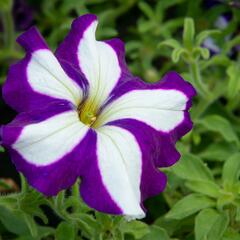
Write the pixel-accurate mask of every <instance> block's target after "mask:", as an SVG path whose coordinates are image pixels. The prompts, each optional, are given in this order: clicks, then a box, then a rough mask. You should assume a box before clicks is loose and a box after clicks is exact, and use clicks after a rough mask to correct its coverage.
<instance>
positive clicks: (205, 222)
mask: <svg viewBox="0 0 240 240" xmlns="http://www.w3.org/2000/svg"><path fill="white" fill-rule="evenodd" d="M228 221H229V219H228V215H227V214H226V213H218V212H217V211H216V210H213V209H204V210H202V211H201V212H200V213H199V214H198V215H197V217H196V219H195V237H196V240H216V239H221V237H222V236H223V233H224V231H225V230H226V228H227V226H228Z"/></svg>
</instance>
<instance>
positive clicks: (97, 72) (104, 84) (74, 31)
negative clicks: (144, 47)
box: [56, 14, 128, 106]
mask: <svg viewBox="0 0 240 240" xmlns="http://www.w3.org/2000/svg"><path fill="white" fill-rule="evenodd" d="M96 27H97V18H96V16H95V15H92V14H86V15H84V16H81V17H79V18H78V19H76V20H75V21H74V22H73V24H72V28H71V31H70V33H69V35H68V36H67V37H66V38H65V40H64V42H63V43H62V44H61V45H60V46H59V48H58V49H57V51H56V55H57V56H58V59H60V60H64V61H65V62H69V63H70V62H71V63H72V65H73V66H74V67H75V68H78V69H79V70H80V71H81V72H82V73H83V74H84V75H85V77H86V79H87V81H88V84H89V97H90V99H91V101H94V102H95V104H98V106H100V105H101V104H103V103H104V102H105V101H106V99H107V98H108V96H109V94H110V93H111V91H112V89H113V88H114V86H115V85H116V84H117V82H118V81H119V79H120V78H121V76H122V74H123V73H128V70H127V66H126V64H125V60H124V44H123V43H122V42H121V40H119V39H111V40H108V41H96V39H95V31H96ZM69 46H71V48H69Z"/></svg>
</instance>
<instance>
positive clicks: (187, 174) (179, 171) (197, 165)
mask: <svg viewBox="0 0 240 240" xmlns="http://www.w3.org/2000/svg"><path fill="white" fill-rule="evenodd" d="M171 169H172V171H173V172H174V173H175V174H176V175H177V176H178V177H180V178H183V179H185V180H204V181H213V176H212V173H211V171H210V170H209V168H208V167H207V165H206V164H205V163H204V162H203V161H202V160H201V159H200V158H198V157H197V156H195V155H192V154H189V153H186V154H183V156H182V157H181V159H180V161H179V162H178V163H177V164H175V165H174V166H173V167H172V168H171Z"/></svg>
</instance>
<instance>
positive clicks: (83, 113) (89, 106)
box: [78, 100, 98, 128]
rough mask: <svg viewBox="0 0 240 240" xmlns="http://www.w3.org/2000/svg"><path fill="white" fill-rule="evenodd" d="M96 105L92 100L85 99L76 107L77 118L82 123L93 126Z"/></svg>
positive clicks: (95, 116)
mask: <svg viewBox="0 0 240 240" xmlns="http://www.w3.org/2000/svg"><path fill="white" fill-rule="evenodd" d="M97 109H98V108H97V106H96V105H95V104H93V102H92V101H87V100H86V101H85V102H83V103H82V104H80V105H79V107H78V114H79V119H80V121H81V122H82V123H84V124H85V125H87V126H89V127H93V128H94V123H95V122H96V120H97Z"/></svg>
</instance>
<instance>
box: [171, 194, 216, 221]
mask: <svg viewBox="0 0 240 240" xmlns="http://www.w3.org/2000/svg"><path fill="white" fill-rule="evenodd" d="M215 205H216V203H215V201H213V200H212V199H210V198H208V197H205V196H203V195H201V194H197V193H193V194H190V195H188V196H186V197H184V198H183V199H181V200H180V201H178V202H177V203H176V204H175V205H174V206H173V207H172V209H171V210H170V211H169V212H168V213H167V215H166V217H167V218H172V219H182V218H185V217H188V216H190V215H192V214H194V213H196V212H198V211H199V210H201V209H204V208H209V207H213V206H215Z"/></svg>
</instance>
